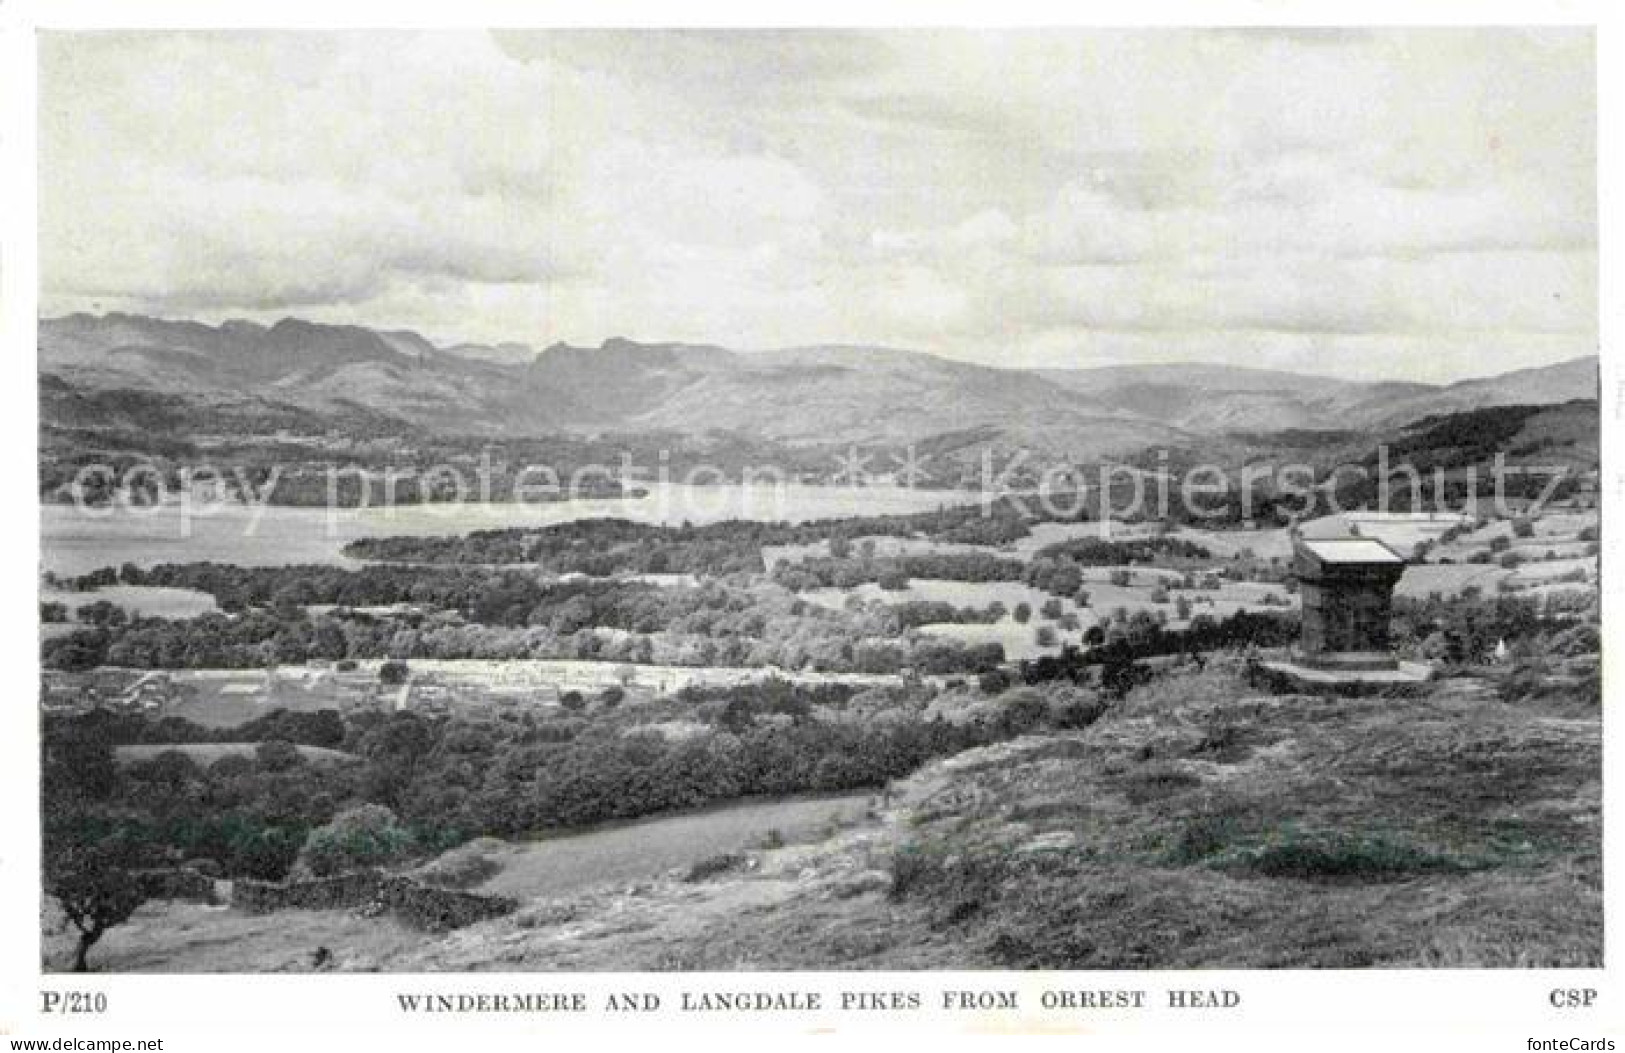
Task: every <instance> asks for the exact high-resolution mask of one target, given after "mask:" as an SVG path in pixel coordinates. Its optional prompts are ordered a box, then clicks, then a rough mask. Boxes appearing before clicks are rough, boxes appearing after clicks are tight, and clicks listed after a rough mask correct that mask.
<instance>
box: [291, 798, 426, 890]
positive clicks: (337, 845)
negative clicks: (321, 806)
mask: <svg viewBox="0 0 1625 1053" xmlns="http://www.w3.org/2000/svg"><path fill="white" fill-rule="evenodd" d="M415 848H416V839H415V838H414V837H413V836H412V833H411V831H409V830H407V829H406V828H405V827H403V826H401V825H400V823H399V821H398V820H397V819H396V818H395V813H394V812H392V811H390V810H389V809H388V808H385V807H384V806H383V805H381V804H363V805H360V806H358V807H355V808H350V809H347V810H345V811H342V812H340V813H339V814H338V815H335V816H334V817H333V819H332V821H331V822H329V823H327V824H326V825H324V826H318V827H317V828H316V829H314V830H312V831H311V832H310V834H309V836H307V837H306V838H305V846H304V848H302V849H300V851H299V860H298V863H299V866H300V867H301V868H302V869H304V870H308V871H309V872H310V873H312V874H315V875H317V876H318V877H322V876H326V875H329V874H337V873H340V872H341V871H345V870H357V869H360V868H362V867H369V866H382V865H385V864H389V863H397V862H400V861H401V860H402V859H405V858H407V857H408V856H410V855H411V854H412V852H413V850H414V849H415Z"/></svg>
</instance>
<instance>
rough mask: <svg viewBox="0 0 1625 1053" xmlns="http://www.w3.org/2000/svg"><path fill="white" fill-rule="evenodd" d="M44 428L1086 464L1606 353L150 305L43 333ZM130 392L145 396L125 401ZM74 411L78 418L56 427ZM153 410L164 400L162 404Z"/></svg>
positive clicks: (1502, 387) (1379, 425) (1321, 424)
mask: <svg viewBox="0 0 1625 1053" xmlns="http://www.w3.org/2000/svg"><path fill="white" fill-rule="evenodd" d="M39 361H40V370H41V373H42V375H44V376H48V377H53V378H56V380H57V381H58V382H60V384H61V385H62V386H63V388H64V389H65V390H56V389H53V390H52V391H51V392H50V393H49V397H46V398H44V399H43V401H42V407H43V410H44V417H45V420H46V422H47V423H56V424H61V425H65V426H82V425H83V424H84V418H85V406H86V403H84V402H83V400H82V399H81V400H80V401H77V402H76V401H75V399H74V398H72V397H70V395H71V394H81V395H94V393H96V392H107V391H119V392H126V393H131V392H141V391H149V392H157V393H162V394H163V395H167V396H185V397H186V399H187V400H189V403H188V404H189V405H190V406H191V407H192V409H193V410H194V411H195V410H197V408H198V407H199V406H202V405H205V404H213V403H220V404H226V405H231V404H236V405H242V404H244V403H245V402H252V401H256V400H269V401H271V402H274V403H276V404H277V405H279V406H285V407H294V408H297V409H299V410H303V411H308V412H311V413H315V414H327V415H336V414H344V415H349V414H353V413H354V412H355V408H356V407H357V406H365V407H367V408H368V409H370V410H371V411H372V412H373V413H375V414H377V415H378V416H379V417H380V418H381V419H398V420H401V421H404V422H407V423H409V424H411V425H413V426H416V427H420V428H425V429H429V430H433V431H444V432H457V433H462V434H491V435H511V436H519V435H540V434H548V433H556V432H568V431H576V432H583V433H603V432H656V431H672V432H679V433H683V434H695V435H699V434H705V433H709V432H713V431H729V432H736V433H739V434H742V435H752V436H758V437H762V438H770V439H775V440H781V441H786V442H792V443H793V442H820V443H849V442H850V443H887V444H900V443H931V444H933V447H934V448H936V449H938V450H949V449H951V450H955V451H957V453H956V455H958V456H962V457H967V458H968V457H969V456H970V455H972V454H974V453H975V452H977V451H978V450H980V449H983V448H986V447H990V446H994V447H1017V446H1025V447H1030V448H1033V449H1036V450H1039V451H1047V452H1051V453H1056V454H1064V455H1066V456H1070V457H1073V458H1077V459H1088V458H1096V457H1109V456H1116V455H1123V454H1128V453H1131V452H1134V451H1137V450H1141V449H1144V448H1146V447H1149V446H1175V447H1182V448H1186V449H1204V448H1210V447H1211V446H1212V444H1213V443H1214V442H1215V441H1218V439H1219V437H1221V436H1223V435H1226V434H1228V433H1233V432H1248V433H1263V432H1275V431H1286V430H1291V429H1308V430H1324V429H1361V430H1368V431H1377V430H1384V429H1391V428H1394V427H1398V426H1402V425H1404V424H1406V423H1409V422H1411V421H1415V420H1419V419H1421V418H1424V417H1427V416H1430V415H1438V414H1441V413H1450V412H1458V411H1462V410H1469V409H1477V408H1482V407H1487V406H1498V405H1534V404H1556V403H1562V402H1567V401H1569V400H1571V399H1576V398H1595V397H1596V386H1597V375H1596V359H1595V358H1585V359H1576V360H1574V361H1571V362H1565V363H1560V364H1558V365H1555V366H1548V367H1544V368H1540V369H1527V370H1519V371H1517V372H1514V373H1507V374H1503V375H1500V376H1495V377H1487V378H1483V379H1478V380H1470V381H1463V382H1461V383H1458V384H1452V385H1448V386H1432V385H1424V384H1410V383H1397V382H1396V383H1381V384H1368V383H1357V382H1353V381H1344V380H1333V379H1330V378H1326V377H1318V376H1313V375H1308V374H1300V373H1288V372H1280V371H1273V370H1264V369H1249V368H1242V367H1235V366H1224V365H1216V364H1211V363H1187V364H1179V365H1150V366H1110V367H1103V368H1098V369H1076V370H1055V369H1049V370H1019V369H997V368H991V367H987V366H980V365H973V364H969V363H965V362H959V361H953V360H949V359H945V358H940V357H937V356H934V355H930V354H926V353H923V352H916V351H905V350H897V349H891V348H880V347H856V346H851V347H849V346H840V347H832V346H814V347H798V348H789V349H784V350H778V351H765V352H755V353H741V352H737V351H732V350H728V349H726V348H721V347H713V346H708V345H694V344H678V343H649V344H646V343H637V342H633V341H630V340H624V339H612V340H607V341H605V342H604V343H603V344H602V345H600V346H598V347H576V346H572V345H568V344H554V345H553V346H551V347H548V348H546V349H545V350H543V351H541V352H540V353H532V351H531V349H530V348H529V347H528V346H527V345H524V344H513V343H504V344H495V345H485V344H459V345H454V346H450V347H437V346H436V345H434V344H433V343H432V342H430V341H429V340H427V339H425V338H424V337H422V336H421V335H419V334H417V333H414V332H411V331H409V330H388V331H383V330H374V329H369V328H366V327H363V326H351V325H326V324H321V323H315V322H308V321H303V320H300V319H294V318H288V319H284V320H282V321H280V322H277V323H276V324H274V325H270V326H266V325H261V324H258V323H254V322H244V321H229V322H225V323H223V324H221V325H218V326H210V325H204V324H201V323H197V322H187V321H169V320H164V319H158V318H148V317H144V316H140V315H129V314H109V315H103V316H93V315H86V314H76V315H69V316H67V317H63V318H56V319H48V320H44V321H42V322H41V323H40V325H39ZM122 398H123V401H124V402H125V403H129V404H132V405H133V404H134V403H133V402H131V400H132V398H133V396H130V395H126V396H123V397H122ZM57 411H61V412H62V413H64V414H65V415H67V416H73V417H75V418H76V419H75V420H74V421H73V422H72V424H71V425H70V422H69V421H67V420H53V418H52V414H53V413H55V412H57ZM144 412H149V413H150V412H154V411H153V410H151V409H150V408H149V409H148V410H146V411H144Z"/></svg>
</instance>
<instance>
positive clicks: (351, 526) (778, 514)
mask: <svg viewBox="0 0 1625 1053" xmlns="http://www.w3.org/2000/svg"><path fill="white" fill-rule="evenodd" d="M648 490H649V492H648V493H647V494H646V495H645V496H643V497H637V498H597V499H584V500H570V501H551V502H536V503H523V504H522V503H517V502H491V503H476V502H467V503H461V504H450V503H447V504H428V505H396V506H393V507H378V508H361V509H332V510H329V509H325V508H289V507H284V506H267V507H263V508H251V507H247V506H242V505H231V506H221V507H210V508H205V509H189V508H188V507H187V506H184V505H181V504H166V505H159V506H156V507H154V508H122V507H121V508H112V509H79V508H76V507H74V506H71V505H44V506H42V507H41V509H40V548H41V553H40V562H41V569H42V570H50V571H54V572H56V573H57V574H61V575H74V574H84V573H88V572H89V571H92V570H95V569H97V568H98V567H106V566H117V565H118V564H120V563H124V562H130V563H134V564H136V565H137V566H142V567H148V566H152V565H154V564H158V563H192V562H203V561H211V562H216V563H235V564H239V565H241V566H272V565H276V564H283V563H331V564H336V565H341V566H345V565H357V561H355V560H351V559H348V558H347V557H345V556H344V555H343V553H342V550H343V548H344V546H345V545H346V544H348V543H349V542H350V541H353V540H355V539H356V538H361V537H387V536H390V535H411V536H418V537H422V536H433V535H456V534H466V533H468V532H470V531H473V530H492V529H498V528H501V527H514V526H545V525H547V524H550V523H564V522H569V521H572V520H577V519H599V518H621V519H631V520H636V521H638V522H644V523H666V524H673V525H675V524H679V523H683V522H690V523H712V522H717V521H719V520H724V519H748V520H759V521H781V520H782V521H786V522H794V523H799V522H805V521H807V520H812V519H832V518H840V517H846V516H856V515H890V514H899V513H907V512H925V511H931V510H933V509H937V508H944V507H949V506H953V505H966V504H974V503H975V502H976V501H977V500H978V497H977V495H976V494H974V493H970V492H968V491H955V490H916V489H910V488H907V487H890V486H870V487H850V486H806V485H800V484H786V485H782V486H774V485H758V486H739V485H726V486H689V485H684V484H679V483H651V484H648Z"/></svg>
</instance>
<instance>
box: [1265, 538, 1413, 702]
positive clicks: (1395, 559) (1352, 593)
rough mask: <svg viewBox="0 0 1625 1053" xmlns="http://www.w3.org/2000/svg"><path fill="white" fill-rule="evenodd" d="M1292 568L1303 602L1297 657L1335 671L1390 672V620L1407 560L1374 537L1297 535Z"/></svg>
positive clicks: (1392, 660)
mask: <svg viewBox="0 0 1625 1053" xmlns="http://www.w3.org/2000/svg"><path fill="white" fill-rule="evenodd" d="M1292 569H1293V573H1294V574H1295V575H1296V576H1297V579H1298V586H1299V594H1300V596H1301V598H1302V601H1303V636H1302V651H1303V654H1302V655H1301V656H1300V660H1301V661H1302V662H1303V663H1304V664H1305V665H1308V666H1311V667H1314V668H1320V669H1336V670H1350V671H1361V670H1392V669H1398V668H1399V662H1398V660H1397V659H1396V658H1395V656H1394V655H1393V653H1392V652H1391V651H1390V650H1389V641H1388V623H1389V620H1390V618H1391V617H1392V615H1393V597H1394V586H1395V585H1397V584H1398V583H1399V579H1400V576H1401V575H1402V574H1404V573H1405V560H1404V558H1403V557H1401V556H1400V555H1399V554H1398V553H1397V552H1395V551H1394V550H1393V549H1391V548H1389V547H1388V546H1387V545H1385V544H1383V543H1382V542H1381V541H1377V540H1374V539H1372V538H1362V537H1351V538H1312V539H1306V538H1298V539H1297V540H1296V541H1295V543H1294V544H1293V552H1292Z"/></svg>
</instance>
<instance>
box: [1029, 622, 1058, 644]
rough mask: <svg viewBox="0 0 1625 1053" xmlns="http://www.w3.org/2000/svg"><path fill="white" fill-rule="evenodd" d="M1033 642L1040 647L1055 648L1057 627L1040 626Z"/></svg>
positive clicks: (1035, 632)
mask: <svg viewBox="0 0 1625 1053" xmlns="http://www.w3.org/2000/svg"><path fill="white" fill-rule="evenodd" d="M1033 640H1034V642H1035V643H1037V644H1038V646H1040V647H1054V646H1055V626H1053V625H1040V626H1039V627H1038V628H1037V629H1036V630H1035V631H1034V633H1033Z"/></svg>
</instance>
